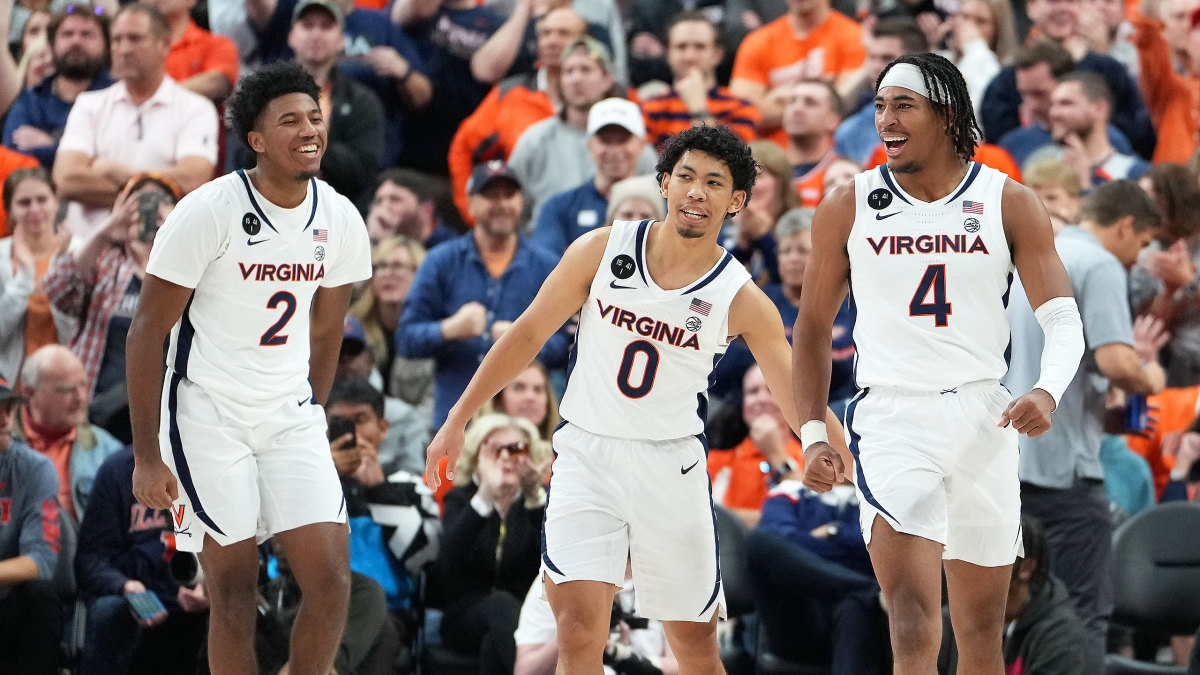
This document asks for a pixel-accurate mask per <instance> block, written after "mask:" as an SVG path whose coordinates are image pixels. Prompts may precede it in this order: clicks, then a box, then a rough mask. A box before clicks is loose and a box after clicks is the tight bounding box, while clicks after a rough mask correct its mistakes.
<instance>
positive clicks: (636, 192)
mask: <svg viewBox="0 0 1200 675" xmlns="http://www.w3.org/2000/svg"><path fill="white" fill-rule="evenodd" d="M666 212H667V209H666V202H665V200H663V198H662V188H661V187H659V185H658V181H657V180H655V179H654V176H634V177H633V178H626V179H625V180H621V181H617V182H616V183H613V186H612V189H611V190H610V191H609V193H608V211H607V212H606V213H605V214H604V223H605V224H606V225H612V224H613V222H614V221H617V220H662V219H663V217H664V216H665V215H666Z"/></svg>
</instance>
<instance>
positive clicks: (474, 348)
mask: <svg viewBox="0 0 1200 675" xmlns="http://www.w3.org/2000/svg"><path fill="white" fill-rule="evenodd" d="M555 151H556V152H558V151H559V150H555ZM467 189H468V191H469V192H470V193H471V200H470V208H471V213H473V214H474V215H475V221H476V225H475V227H474V229H472V230H471V231H470V232H468V233H467V234H465V235H463V236H461V237H459V238H457V239H454V240H453V241H450V242H447V243H445V244H443V245H441V246H438V247H437V248H435V249H434V250H433V251H430V253H429V255H428V256H427V257H426V258H425V262H424V263H422V264H421V266H420V268H418V269H417V275H416V278H414V279H413V284H412V290H411V291H409V296H408V300H407V301H406V302H405V305H404V312H403V313H402V315H401V317H400V325H399V328H398V329H397V331H396V351H397V352H399V353H400V354H401V355H402V356H405V357H408V358H431V357H432V358H433V359H434V360H435V362H436V365H435V367H434V406H433V425H434V427H435V428H437V427H441V425H442V423H443V422H445V420H446V413H448V412H449V410H450V406H451V405H453V403H454V402H455V401H457V400H458V397H459V395H460V394H462V392H463V389H465V388H466V386H467V382H469V381H470V379H471V376H472V375H474V374H475V369H476V368H478V366H479V362H480V361H482V360H483V355H484V354H485V353H486V352H487V350H488V349H489V348H490V347H491V345H492V343H493V342H494V341H495V340H497V339H499V337H500V336H501V335H503V334H504V331H506V330H508V328H509V326H511V325H512V322H513V321H514V320H516V318H517V316H518V315H520V313H521V312H522V311H524V310H525V308H526V307H528V306H529V303H531V302H533V298H534V296H535V295H536V294H537V291H538V289H539V288H540V287H541V285H542V283H543V282H544V281H545V279H546V277H547V276H548V275H549V274H550V271H551V270H552V269H553V268H554V265H555V263H556V262H557V259H556V258H555V257H554V256H552V255H551V254H549V253H547V252H546V251H544V250H542V249H541V248H539V247H537V246H534V245H533V244H532V243H530V242H529V241H528V240H527V239H525V238H524V237H522V236H521V235H520V234H518V233H517V222H518V220H519V218H520V214H521V209H522V204H523V203H524V197H523V195H522V192H521V183H520V182H519V181H518V179H517V177H516V175H515V174H514V173H513V171H512V170H511V169H509V167H507V166H505V165H504V163H503V162H499V161H495V162H489V163H488V164H481V165H480V166H478V167H476V169H475V173H474V175H472V177H471V180H470V182H469V183H468V186H467ZM498 289H503V292H498ZM569 344H570V341H569V339H568V336H567V333H566V327H565V326H564V328H563V330H560V331H559V332H558V333H556V334H555V335H554V336H552V337H551V338H550V339H549V340H548V341H547V342H546V344H545V346H543V347H542V349H541V351H540V352H539V353H538V357H537V358H538V359H539V360H541V361H542V363H544V364H546V367H547V368H560V367H563V366H564V365H566V361H567V350H568V347H569ZM521 592H524V590H523V589H522V591H521Z"/></svg>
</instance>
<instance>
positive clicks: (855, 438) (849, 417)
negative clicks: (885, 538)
mask: <svg viewBox="0 0 1200 675" xmlns="http://www.w3.org/2000/svg"><path fill="white" fill-rule="evenodd" d="M870 391H871V388H870V387H867V388H866V389H863V390H862V391H860V392H858V394H857V395H856V396H855V397H854V398H852V399H850V405H848V406H846V431H849V432H850V454H852V455H854V465H855V467H857V469H858V470H857V472H856V473H857V474H858V489H859V490H860V491H861V492H862V495H863V498H864V499H866V500H867V503H868V504H870V505H871V506H874V507H875V508H876V509H877V510H878V511H879V512H880V513H882V514H884V515H886V516H887V517H888V518H891V519H892V520H893V521H895V522H896V524H899V523H900V521H899V520H896V517H895V516H893V515H892V514H891V513H889V512H888V510H887V509H885V508H883V506H882V505H881V504H880V503H879V500H877V499H876V498H875V495H874V494H872V492H871V488H870V487H868V486H867V477H866V475H865V474H864V473H863V467H862V459H860V458H859V456H858V444H859V441H861V440H862V436H860V435H859V434H858V432H856V431H855V430H854V412H855V411H856V410H857V409H858V404H859V403H860V402H861V401H862V400H863V399H864V398H866V397H867V394H868V393H869V392H870Z"/></svg>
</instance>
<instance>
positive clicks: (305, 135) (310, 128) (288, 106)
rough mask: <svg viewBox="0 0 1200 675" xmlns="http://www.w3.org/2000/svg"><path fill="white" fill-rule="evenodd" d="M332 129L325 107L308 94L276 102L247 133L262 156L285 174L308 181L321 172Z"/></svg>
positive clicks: (252, 144)
mask: <svg viewBox="0 0 1200 675" xmlns="http://www.w3.org/2000/svg"><path fill="white" fill-rule="evenodd" d="M327 133H328V130H327V129H326V127H325V118H324V116H322V115H321V108H320V106H318V105H317V102H316V101H314V100H313V99H312V97H311V96H309V95H308V94H302V93H299V92H295V93H291V94H284V95H283V96H280V97H278V98H276V99H274V100H272V101H271V102H270V103H269V104H268V105H267V107H266V109H265V110H263V112H262V114H261V115H259V120H258V124H257V125H256V127H255V129H254V131H251V132H250V133H249V134H247V137H248V140H249V141H250V145H251V147H253V148H254V151H255V152H257V153H258V155H259V167H260V168H261V167H262V165H263V163H264V162H263V160H264V159H265V160H266V161H267V162H269V163H270V164H273V165H275V167H276V168H277V169H278V170H281V171H282V172H283V173H285V174H287V175H289V176H294V177H295V178H297V179H299V180H308V179H309V178H312V177H313V176H316V175H317V174H318V173H319V172H320V170H321V157H322V156H324V154H325V140H326V135H327Z"/></svg>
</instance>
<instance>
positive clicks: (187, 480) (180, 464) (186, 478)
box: [167, 373, 225, 536]
mask: <svg viewBox="0 0 1200 675" xmlns="http://www.w3.org/2000/svg"><path fill="white" fill-rule="evenodd" d="M182 381H183V377H181V376H180V375H179V374H178V373H173V374H172V375H171V388H170V391H169V392H168V393H167V415H168V417H169V424H170V428H169V430H168V435H169V436H170V438H171V457H173V458H174V459H175V472H176V473H177V474H179V484H180V485H182V486H183V492H184V494H186V495H187V497H188V501H190V502H191V503H192V513H194V514H196V517H197V518H199V519H200V522H202V523H204V524H205V525H207V526H208V529H210V530H212V531H213V532H216V533H217V534H219V535H221V536H224V535H225V533H224V532H222V531H221V528H219V527H217V524H216V523H214V522H213V521H212V518H209V517H208V514H207V513H205V512H204V506H203V505H202V504H201V503H200V495H199V494H198V493H197V492H196V484H195V483H193V482H192V470H191V469H190V468H189V467H188V463H187V457H186V456H185V455H184V454H183V439H182V438H181V437H180V435H179V415H178V413H179V383H180V382H182Z"/></svg>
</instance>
